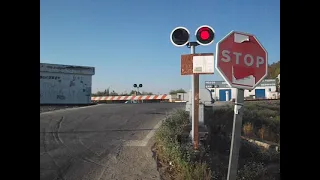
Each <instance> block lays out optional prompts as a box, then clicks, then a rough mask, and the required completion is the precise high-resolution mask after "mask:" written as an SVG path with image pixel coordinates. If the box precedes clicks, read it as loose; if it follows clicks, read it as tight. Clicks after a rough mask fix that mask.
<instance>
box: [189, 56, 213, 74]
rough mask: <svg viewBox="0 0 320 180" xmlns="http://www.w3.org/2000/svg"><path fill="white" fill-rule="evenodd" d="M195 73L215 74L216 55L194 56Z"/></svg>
mask: <svg viewBox="0 0 320 180" xmlns="http://www.w3.org/2000/svg"><path fill="white" fill-rule="evenodd" d="M193 73H197V74H202V73H204V74H213V73H214V56H193Z"/></svg>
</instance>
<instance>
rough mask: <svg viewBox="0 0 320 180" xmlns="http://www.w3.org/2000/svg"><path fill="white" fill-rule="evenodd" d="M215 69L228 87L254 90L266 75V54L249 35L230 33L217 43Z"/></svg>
mask: <svg viewBox="0 0 320 180" xmlns="http://www.w3.org/2000/svg"><path fill="white" fill-rule="evenodd" d="M215 64H216V69H217V70H218V71H219V73H220V74H221V76H222V77H223V78H224V80H225V81H226V82H227V83H228V84H229V86H230V87H234V88H240V89H249V90H251V89H254V88H255V87H256V86H257V85H258V84H259V83H260V82H261V81H262V80H263V79H264V78H265V77H266V76H267V73H268V53H267V51H266V50H265V49H264V47H263V46H262V45H261V44H260V42H259V41H258V39H257V38H256V37H255V36H254V35H251V34H247V33H242V32H235V31H231V32H230V33H229V34H228V35H227V36H225V37H224V38H223V39H221V40H220V41H219V42H218V43H217V47H216V63H215Z"/></svg>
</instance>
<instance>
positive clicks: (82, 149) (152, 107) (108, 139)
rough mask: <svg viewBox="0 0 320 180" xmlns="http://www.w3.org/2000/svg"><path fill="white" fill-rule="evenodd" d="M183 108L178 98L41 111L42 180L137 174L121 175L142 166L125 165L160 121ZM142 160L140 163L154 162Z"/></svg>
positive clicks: (100, 178) (105, 177) (88, 179)
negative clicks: (157, 101) (175, 110)
mask: <svg viewBox="0 0 320 180" xmlns="http://www.w3.org/2000/svg"><path fill="white" fill-rule="evenodd" d="M181 107H182V108H184V105H182V104H178V103H150V104H109V105H108V104H104V105H98V106H91V107H84V108H79V109H67V110H59V111H56V112H46V113H40V180H60V179H61V180H84V179H86V180H103V179H133V178H134V179H137V177H138V175H135V176H133V175H132V174H130V173H129V171H128V172H127V174H128V177H125V176H123V175H121V174H125V173H123V172H125V170H126V168H128V169H130V168H131V169H132V168H133V170H132V171H130V172H131V173H132V172H136V171H137V170H134V168H139V167H127V166H130V165H123V166H121V164H125V163H126V161H129V160H130V158H131V160H132V161H135V160H134V158H133V157H134V156H139V154H141V153H139V151H140V150H141V149H139V147H143V146H146V145H147V144H148V141H149V140H150V138H151V137H152V135H153V133H154V129H155V128H157V127H158V126H159V125H160V123H159V122H160V121H161V120H162V119H164V118H165V116H166V114H167V113H169V112H170V111H172V110H173V109H176V108H181ZM125 147H127V148H131V149H127V150H125ZM124 152H126V154H125V153H124ZM132 152H135V154H130V153H132ZM120 154H124V155H122V156H123V157H125V158H123V159H121V160H117V159H116V158H117V157H118V156H120ZM140 159H142V160H141V161H143V159H145V158H144V157H141V158H140ZM115 160H117V161H115ZM139 161H140V160H139ZM120 162H122V163H120ZM139 163H140V165H134V166H151V165H149V164H148V163H145V164H141V163H142V162H139ZM114 171H117V172H118V177H117V178H116V177H115V176H116V175H113V174H112V173H113V172H114ZM146 171H148V170H146ZM141 172H143V170H141V171H140V176H142V175H143V173H141ZM130 176H131V178H130ZM148 178H150V177H146V178H141V179H148Z"/></svg>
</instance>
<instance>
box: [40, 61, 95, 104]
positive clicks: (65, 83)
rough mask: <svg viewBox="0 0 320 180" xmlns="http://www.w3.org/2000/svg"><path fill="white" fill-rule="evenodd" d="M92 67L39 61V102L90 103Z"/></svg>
mask: <svg viewBox="0 0 320 180" xmlns="http://www.w3.org/2000/svg"><path fill="white" fill-rule="evenodd" d="M94 71H95V69H94V67H86V66H73V65H61V64H47V63H40V104H90V103H91V84H92V76H93V75H94V73H95V72H94Z"/></svg>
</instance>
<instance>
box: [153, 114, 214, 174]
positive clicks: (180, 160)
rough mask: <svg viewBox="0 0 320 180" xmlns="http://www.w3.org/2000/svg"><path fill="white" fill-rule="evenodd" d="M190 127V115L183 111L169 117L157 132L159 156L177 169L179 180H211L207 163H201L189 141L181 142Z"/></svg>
mask: <svg viewBox="0 0 320 180" xmlns="http://www.w3.org/2000/svg"><path fill="white" fill-rule="evenodd" d="M188 125H189V115H188V113H187V112H185V111H183V110H178V111H176V112H175V113H173V114H172V115H171V116H170V117H168V118H167V119H166V120H165V121H164V123H163V124H162V126H161V127H160V128H159V129H158V131H157V132H156V146H157V149H158V152H157V156H158V157H159V159H161V160H162V161H163V162H166V163H167V164H171V166H173V167H174V168H175V172H176V173H177V175H176V176H177V177H176V178H177V179H184V180H207V179H208V180H209V179H210V178H211V175H210V170H209V169H208V165H207V164H206V162H202V161H201V158H199V156H198V153H196V152H195V151H194V150H193V146H192V144H191V143H190V142H189V141H188V140H185V141H181V140H180V141H179V137H180V138H181V137H182V136H183V133H184V130H185V127H186V126H188ZM200 152H204V149H201V150H200Z"/></svg>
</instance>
